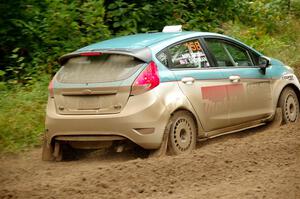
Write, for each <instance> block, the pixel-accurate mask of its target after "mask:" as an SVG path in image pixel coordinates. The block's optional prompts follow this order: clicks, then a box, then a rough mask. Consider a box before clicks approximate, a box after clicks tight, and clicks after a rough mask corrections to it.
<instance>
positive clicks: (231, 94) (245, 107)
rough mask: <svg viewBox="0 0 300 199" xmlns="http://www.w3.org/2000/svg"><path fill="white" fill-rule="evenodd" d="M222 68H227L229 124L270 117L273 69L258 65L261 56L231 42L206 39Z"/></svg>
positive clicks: (225, 74)
mask: <svg viewBox="0 0 300 199" xmlns="http://www.w3.org/2000/svg"><path fill="white" fill-rule="evenodd" d="M205 41H206V44H207V47H208V49H209V51H210V52H211V54H212V55H213V57H214V59H215V61H216V63H217V66H218V68H224V71H223V75H224V76H225V79H226V80H227V84H226V89H227V94H228V103H229V104H228V105H229V114H228V116H229V124H230V125H236V124H241V123H244V122H250V121H254V120H257V119H262V118H266V117H268V116H270V115H271V114H272V112H273V110H272V97H271V77H270V75H269V70H271V68H267V69H266V70H267V71H265V72H264V71H262V70H261V68H260V67H258V66H257V65H258V63H257V62H258V57H259V56H258V55H254V54H253V52H251V51H250V50H249V49H246V48H243V47H241V46H239V45H237V44H234V43H231V42H230V41H226V40H221V39H205Z"/></svg>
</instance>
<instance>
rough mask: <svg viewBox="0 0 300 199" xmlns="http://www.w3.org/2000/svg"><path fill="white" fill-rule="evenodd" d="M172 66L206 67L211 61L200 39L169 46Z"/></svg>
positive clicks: (170, 64)
mask: <svg viewBox="0 0 300 199" xmlns="http://www.w3.org/2000/svg"><path fill="white" fill-rule="evenodd" d="M169 55H170V62H171V63H169V67H170V68H204V67H209V62H208V60H207V57H206V55H205V54H204V51H203V49H202V47H201V45H200V42H199V41H198V40H196V39H195V40H191V41H186V42H183V43H180V44H177V45H175V46H172V47H170V48H169Z"/></svg>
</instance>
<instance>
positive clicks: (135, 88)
mask: <svg viewBox="0 0 300 199" xmlns="http://www.w3.org/2000/svg"><path fill="white" fill-rule="evenodd" d="M159 82H160V81H159V75H158V70H157V66H156V64H155V62H153V61H151V62H150V63H149V64H148V66H147V67H146V68H145V69H144V70H143V71H142V72H141V73H140V74H139V76H138V77H137V78H136V79H135V81H134V83H133V84H132V87H131V95H138V94H141V93H144V92H146V91H149V90H151V89H153V88H155V87H156V86H158V85H159Z"/></svg>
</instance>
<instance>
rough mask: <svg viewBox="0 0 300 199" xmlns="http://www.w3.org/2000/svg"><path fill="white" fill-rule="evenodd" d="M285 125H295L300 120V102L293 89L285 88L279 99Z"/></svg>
mask: <svg viewBox="0 0 300 199" xmlns="http://www.w3.org/2000/svg"><path fill="white" fill-rule="evenodd" d="M279 107H280V108H281V109H282V120H283V123H284V124H287V123H294V122H296V121H297V120H298V119H299V100H298V98H297V95H296V93H295V91H294V90H293V89H292V88H285V89H284V90H283V91H282V93H281V96H280V98H279Z"/></svg>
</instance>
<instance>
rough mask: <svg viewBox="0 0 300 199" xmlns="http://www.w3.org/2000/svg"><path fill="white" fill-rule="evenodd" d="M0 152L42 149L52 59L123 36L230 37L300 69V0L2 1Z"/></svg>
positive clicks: (56, 64)
mask: <svg viewBox="0 0 300 199" xmlns="http://www.w3.org/2000/svg"><path fill="white" fill-rule="evenodd" d="M0 13H1V18H0V38H1V40H0V96H1V97H0V152H17V151H20V150H23V149H27V148H29V147H32V146H36V145H39V143H40V138H41V135H42V133H43V129H44V110H45V104H46V101H47V92H48V91H47V85H48V82H49V80H50V79H51V76H52V75H53V74H54V73H55V72H56V71H57V69H58V68H59V65H58V63H57V59H58V58H59V57H60V56H61V55H63V54H65V53H68V52H72V51H74V50H76V49H78V48H80V47H83V46H85V45H87V44H90V43H94V42H97V41H101V40H105V39H109V38H112V37H116V36H120V35H128V34H135V33H143V32H151V31H161V30H162V28H163V27H164V26H165V25H176V24H182V25H183V28H184V29H185V30H194V31H211V32H218V33H223V34H227V35H230V36H232V37H235V38H237V39H240V40H241V41H243V42H244V43H246V44H248V45H250V46H253V47H254V48H256V49H258V50H260V51H261V52H262V53H264V54H265V55H267V56H271V57H276V58H278V59H281V60H282V61H284V62H285V63H287V64H288V65H291V66H293V67H294V68H297V67H298V69H299V68H300V0H252V1H251V0H223V1H219V0H151V1H147V0H115V1H108V0H106V1H105V0H44V1H39V0H19V1H18V0H17V1H5V2H4V1H3V0H0Z"/></svg>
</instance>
